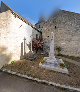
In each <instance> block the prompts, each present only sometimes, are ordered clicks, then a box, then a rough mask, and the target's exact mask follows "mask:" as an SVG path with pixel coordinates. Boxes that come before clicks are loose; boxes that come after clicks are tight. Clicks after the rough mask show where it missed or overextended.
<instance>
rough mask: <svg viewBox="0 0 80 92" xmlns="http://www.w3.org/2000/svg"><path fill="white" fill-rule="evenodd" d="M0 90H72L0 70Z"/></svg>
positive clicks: (15, 91)
mask: <svg viewBox="0 0 80 92" xmlns="http://www.w3.org/2000/svg"><path fill="white" fill-rule="evenodd" d="M0 92H70V91H69V90H64V89H60V88H57V87H54V86H51V85H47V84H41V83H38V82H35V81H32V80H28V79H25V78H21V77H18V76H16V75H11V74H8V73H4V72H1V71H0Z"/></svg>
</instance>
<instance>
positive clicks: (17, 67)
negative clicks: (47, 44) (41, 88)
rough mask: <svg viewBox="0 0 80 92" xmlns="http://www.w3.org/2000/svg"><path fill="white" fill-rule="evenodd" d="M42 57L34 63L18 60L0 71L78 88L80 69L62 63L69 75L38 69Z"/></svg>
mask: <svg viewBox="0 0 80 92" xmlns="http://www.w3.org/2000/svg"><path fill="white" fill-rule="evenodd" d="M42 59H43V58H42V57H40V58H39V59H37V60H36V61H29V60H20V61H17V62H16V63H13V64H10V65H5V66H4V67H3V68H2V69H10V70H12V71H16V72H17V73H21V74H25V75H28V76H32V77H34V78H39V79H44V80H47V81H51V82H55V83H60V84H62V85H67V86H69V85H70V86H72V87H77V88H80V67H79V66H76V65H74V64H72V63H69V62H67V61H64V62H65V64H66V65H67V67H68V70H69V75H67V74H62V73H59V72H55V71H52V70H47V69H43V68H40V67H39V63H40V62H41V61H42Z"/></svg>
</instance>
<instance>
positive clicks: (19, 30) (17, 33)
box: [0, 10, 39, 66]
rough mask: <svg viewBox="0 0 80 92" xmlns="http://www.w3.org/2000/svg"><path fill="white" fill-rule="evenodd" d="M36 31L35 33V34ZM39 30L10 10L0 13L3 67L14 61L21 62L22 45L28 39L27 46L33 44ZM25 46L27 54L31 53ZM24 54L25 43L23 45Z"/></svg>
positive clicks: (0, 51)
mask: <svg viewBox="0 0 80 92" xmlns="http://www.w3.org/2000/svg"><path fill="white" fill-rule="evenodd" d="M33 31H35V32H33ZM36 34H39V33H38V31H37V30H35V29H34V28H33V27H31V26H30V25H29V24H27V23H25V22H24V21H22V20H21V19H20V18H18V17H16V16H15V15H13V14H12V11H10V10H8V11H5V12H2V13H0V63H1V66H2V65H4V64H7V63H10V62H11V61H14V60H19V59H20V56H21V54H22V53H21V43H22V42H24V40H23V39H24V37H25V38H26V44H28V43H29V42H31V36H32V35H33V37H36ZM26 44H25V52H26V53H28V52H29V48H28V46H27V45H26ZM22 46H23V47H22V48H23V53H24V43H23V45H22Z"/></svg>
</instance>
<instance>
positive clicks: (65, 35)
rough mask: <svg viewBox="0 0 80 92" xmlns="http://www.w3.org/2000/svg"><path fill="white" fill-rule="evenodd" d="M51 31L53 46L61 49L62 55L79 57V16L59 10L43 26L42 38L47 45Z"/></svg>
mask: <svg viewBox="0 0 80 92" xmlns="http://www.w3.org/2000/svg"><path fill="white" fill-rule="evenodd" d="M38 25H39V24H38ZM52 31H53V32H54V34H55V46H60V47H61V48H62V51H61V53H62V54H65V55H69V56H80V43H79V41H80V14H76V13H73V12H69V11H64V10H60V11H59V12H58V13H57V14H55V15H54V16H52V17H50V18H49V20H48V21H47V22H45V23H44V25H43V38H44V41H45V43H46V44H47V45H48V44H49V43H50V34H51V32H52Z"/></svg>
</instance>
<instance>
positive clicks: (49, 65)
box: [40, 32, 68, 74]
mask: <svg viewBox="0 0 80 92" xmlns="http://www.w3.org/2000/svg"><path fill="white" fill-rule="evenodd" d="M44 60H45V63H43V64H40V67H43V68H46V69H49V70H54V71H57V72H61V73H66V74H68V70H67V68H66V67H65V65H64V62H63V60H62V59H57V58H55V55H54V33H53V32H51V42H50V52H49V57H45V59H44ZM60 64H63V65H64V67H63V68H62V67H61V66H60Z"/></svg>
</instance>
